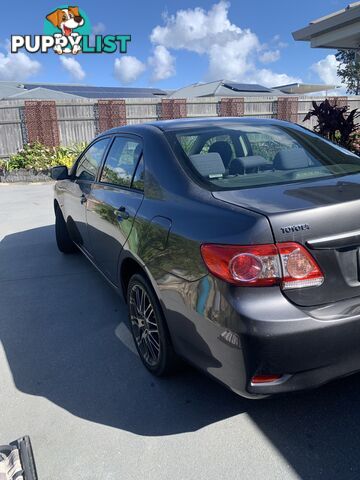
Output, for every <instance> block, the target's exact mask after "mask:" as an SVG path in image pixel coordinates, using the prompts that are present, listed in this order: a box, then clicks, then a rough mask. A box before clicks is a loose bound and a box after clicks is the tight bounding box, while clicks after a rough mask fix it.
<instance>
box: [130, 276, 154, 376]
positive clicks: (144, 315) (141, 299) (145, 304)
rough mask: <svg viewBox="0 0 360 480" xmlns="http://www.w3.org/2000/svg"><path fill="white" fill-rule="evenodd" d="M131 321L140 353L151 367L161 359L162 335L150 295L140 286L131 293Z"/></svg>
mask: <svg viewBox="0 0 360 480" xmlns="http://www.w3.org/2000/svg"><path fill="white" fill-rule="evenodd" d="M129 309H130V321H131V326H132V329H133V334H134V339H135V342H136V343H137V347H138V350H139V353H140V354H141V356H142V357H143V359H144V360H145V362H146V363H147V364H148V365H150V366H152V367H153V366H155V365H157V363H158V362H159V358H160V350H161V347H160V335H159V328H158V324H157V321H156V316H155V311H154V307H153V305H152V303H151V300H150V298H149V295H148V294H147V292H146V291H145V289H144V288H142V287H141V286H140V285H138V284H137V285H133V287H132V289H131V291H130V305H129Z"/></svg>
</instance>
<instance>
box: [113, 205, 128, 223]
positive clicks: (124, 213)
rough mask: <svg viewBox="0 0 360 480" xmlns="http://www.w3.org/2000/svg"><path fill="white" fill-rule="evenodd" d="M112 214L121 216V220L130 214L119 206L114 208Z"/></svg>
mask: <svg viewBox="0 0 360 480" xmlns="http://www.w3.org/2000/svg"><path fill="white" fill-rule="evenodd" d="M114 214H115V215H116V216H117V217H121V218H122V219H123V220H126V219H128V218H129V216H130V215H129V213H128V212H127V211H126V208H125V207H119V208H118V209H117V210H114Z"/></svg>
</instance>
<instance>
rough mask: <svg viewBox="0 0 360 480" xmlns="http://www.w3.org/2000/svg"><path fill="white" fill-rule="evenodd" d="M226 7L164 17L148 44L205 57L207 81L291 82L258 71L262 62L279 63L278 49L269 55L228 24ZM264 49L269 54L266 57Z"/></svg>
mask: <svg viewBox="0 0 360 480" xmlns="http://www.w3.org/2000/svg"><path fill="white" fill-rule="evenodd" d="M229 7H230V4H229V3H228V2H226V1H225V0H220V1H219V2H218V3H216V4H214V5H213V6H212V7H211V8H210V9H209V10H204V9H203V8H199V7H197V8H194V9H187V10H178V11H177V12H176V13H175V14H174V15H170V16H169V15H167V14H165V15H164V17H163V18H164V25H163V26H160V25H158V26H156V27H155V28H154V29H153V31H152V32H151V35H150V40H151V42H152V43H153V44H154V45H156V46H162V47H164V48H165V49H167V50H187V51H190V52H194V53H197V54H200V55H207V57H208V61H209V66H208V71H207V73H206V76H205V77H206V80H218V79H222V78H225V79H228V80H235V81H251V79H253V78H263V79H264V80H263V81H262V82H261V83H263V84H265V85H268V86H272V82H273V81H274V80H275V83H277V81H278V80H279V79H280V78H281V79H289V80H290V81H292V80H293V77H290V76H288V75H286V74H284V73H274V72H272V71H271V70H267V69H258V67H257V63H258V62H259V61H261V58H263V60H262V61H264V59H265V61H267V62H269V61H276V60H277V59H278V58H276V57H279V55H280V53H277V51H278V49H279V48H280V46H279V45H277V49H276V50H275V52H272V53H271V55H270V51H271V50H269V47H266V45H262V44H261V42H260V40H259V39H258V37H257V35H256V34H255V33H253V32H252V31H251V30H250V29H243V28H240V27H239V26H238V25H235V24H234V23H232V22H231V21H230V19H229V18H228V13H229ZM279 41H280V37H277V38H276V42H279ZM156 48H157V47H156ZM265 49H266V50H268V52H267V55H265V53H266V52H265V51H264V50H265ZM264 56H265V57H264ZM297 80H298V79H297Z"/></svg>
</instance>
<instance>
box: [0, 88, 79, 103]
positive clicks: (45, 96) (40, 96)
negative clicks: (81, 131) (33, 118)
mask: <svg viewBox="0 0 360 480" xmlns="http://www.w3.org/2000/svg"><path fill="white" fill-rule="evenodd" d="M0 91H1V87H0ZM16 91H17V93H16V94H14V95H10V96H8V97H7V98H6V99H7V100H67V99H69V100H74V99H76V100H78V99H83V98H84V97H80V96H78V95H72V94H71V93H64V92H59V91H57V90H50V89H49V88H43V87H37V88H32V89H31V90H23V91H20V92H19V88H17V89H16Z"/></svg>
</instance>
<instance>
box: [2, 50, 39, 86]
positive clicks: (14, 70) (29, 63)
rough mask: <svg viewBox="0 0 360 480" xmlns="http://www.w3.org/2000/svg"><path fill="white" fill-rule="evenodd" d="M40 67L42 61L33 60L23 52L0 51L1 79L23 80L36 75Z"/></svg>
mask: <svg viewBox="0 0 360 480" xmlns="http://www.w3.org/2000/svg"><path fill="white" fill-rule="evenodd" d="M40 68H41V64H40V62H38V61H37V60H32V59H31V58H30V57H29V56H28V55H26V54H25V53H23V52H18V53H10V52H8V53H6V54H4V53H2V52H0V80H19V81H23V80H26V79H28V78H29V77H31V76H33V75H36V74H37V73H38V72H39V71H40Z"/></svg>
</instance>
